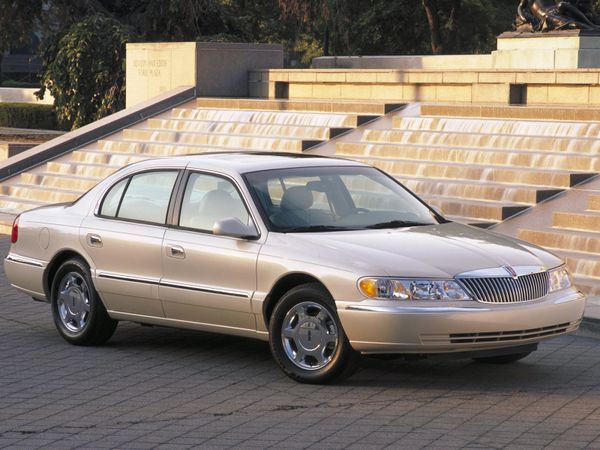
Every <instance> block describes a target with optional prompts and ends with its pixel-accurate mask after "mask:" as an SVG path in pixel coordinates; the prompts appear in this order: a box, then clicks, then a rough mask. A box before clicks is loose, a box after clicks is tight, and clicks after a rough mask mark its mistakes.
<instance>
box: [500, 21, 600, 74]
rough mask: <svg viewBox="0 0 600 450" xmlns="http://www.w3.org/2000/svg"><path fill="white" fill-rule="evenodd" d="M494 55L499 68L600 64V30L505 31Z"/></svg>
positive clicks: (567, 67) (563, 66)
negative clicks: (599, 31) (598, 31)
mask: <svg viewBox="0 0 600 450" xmlns="http://www.w3.org/2000/svg"><path fill="white" fill-rule="evenodd" d="M492 57H493V60H494V62H493V65H494V67H495V68H497V69H590V68H600V33H597V32H594V33H592V32H586V31H579V30H576V31H554V32H548V33H529V32H507V33H502V34H501V35H500V36H499V37H498V50H496V51H494V52H492Z"/></svg>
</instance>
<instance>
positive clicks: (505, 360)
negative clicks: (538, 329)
mask: <svg viewBox="0 0 600 450" xmlns="http://www.w3.org/2000/svg"><path fill="white" fill-rule="evenodd" d="M530 354H531V352H524V353H513V354H511V355H498V356H486V357H484V358H473V361H477V362H478V363H484V364H510V363H514V362H516V361H519V360H520V359H523V358H525V357H527V356H529V355H530Z"/></svg>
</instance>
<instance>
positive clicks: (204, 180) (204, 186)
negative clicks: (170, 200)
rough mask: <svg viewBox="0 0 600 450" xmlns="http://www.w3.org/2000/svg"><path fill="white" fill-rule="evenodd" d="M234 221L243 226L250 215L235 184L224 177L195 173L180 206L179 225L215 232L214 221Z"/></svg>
mask: <svg viewBox="0 0 600 450" xmlns="http://www.w3.org/2000/svg"><path fill="white" fill-rule="evenodd" d="M230 218H235V219H239V220H240V221H241V222H242V223H243V224H246V225H248V224H249V223H250V216H249V215H248V211H247V210H246V207H245V205H244V202H243V200H242V198H241V196H240V194H239V192H238V190H237V189H236V188H235V186H234V185H233V183H232V182H231V181H229V180H227V179H225V178H221V177H218V176H214V175H207V174H202V173H192V174H191V175H190V177H189V178H188V181H187V183H186V186H185V192H184V195H183V201H182V203H181V213H180V215H179V226H181V227H184V228H191V229H194V230H199V231H206V232H210V233H212V230H213V226H214V224H215V222H218V221H219V220H222V219H230Z"/></svg>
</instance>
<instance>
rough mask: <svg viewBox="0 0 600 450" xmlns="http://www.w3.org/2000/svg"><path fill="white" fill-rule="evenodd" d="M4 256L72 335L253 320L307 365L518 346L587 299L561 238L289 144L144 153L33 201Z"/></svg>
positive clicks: (234, 329) (571, 324)
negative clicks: (58, 194)
mask: <svg viewBox="0 0 600 450" xmlns="http://www.w3.org/2000/svg"><path fill="white" fill-rule="evenodd" d="M5 270H6V274H7V276H8V278H9V280H10V282H11V283H12V285H13V286H15V287H16V288H18V289H20V290H22V291H24V292H26V293H28V294H29V295H31V296H32V297H33V298H34V299H36V300H42V301H46V302H49V303H50V304H51V308H52V313H53V317H54V322H55V324H56V328H57V329H58V331H59V333H60V334H61V335H62V336H63V337H64V338H65V339H66V340H67V341H68V342H70V343H72V344H77V345H94V344H101V343H103V342H105V341H107V340H108V339H109V338H110V337H111V336H112V334H113V332H114V330H115V328H116V326H117V322H118V321H120V320H128V321H133V322H139V323H143V324H154V325H164V326H171V327H180V328H190V329H196V330H204V331H210V332H217V333H227V334H234V335H239V336H246V337H253V338H258V339H263V340H268V341H269V342H270V347H271V350H272V353H273V356H274V358H275V360H276V361H277V363H278V364H279V366H280V367H281V369H282V370H283V371H284V372H285V373H286V374H287V375H289V376H290V377H292V378H293V379H295V380H298V381H300V382H307V383H324V382H328V381H331V380H334V379H339V378H340V377H343V376H347V375H349V374H351V373H352V371H353V370H354V369H355V367H356V364H357V360H358V356H359V355H360V354H395V355H408V354H418V355H429V354H436V353H456V354H457V355H458V356H461V357H469V358H475V359H477V360H479V361H484V362H494V363H507V362H513V361H517V360H519V359H521V358H523V357H525V356H527V355H528V354H529V353H530V352H531V351H533V350H535V349H536V348H537V344H538V342H540V341H542V340H544V339H547V338H551V337H553V336H559V335H562V334H565V333H570V332H573V331H575V330H576V329H577V327H578V326H579V323H580V321H581V318H582V315H583V310H584V306H585V297H584V295H583V294H581V293H580V292H579V291H578V290H577V289H576V288H575V287H574V286H573V285H572V282H571V277H570V275H569V272H568V271H567V269H566V267H565V266H564V264H563V263H562V261H561V260H560V259H558V258H557V257H556V256H554V255H552V254H551V253H549V252H547V251H545V250H543V249H541V248H538V247H536V246H534V245H531V244H528V243H525V242H522V241H517V240H515V239H511V238H508V237H503V236H500V235H497V234H494V233H490V232H486V231H484V230H481V229H478V228H473V227H469V226H466V225H460V224H457V223H452V222H449V221H448V220H446V219H444V218H443V217H442V216H441V215H440V214H438V213H437V212H436V211H434V210H433V209H431V208H429V207H428V206H427V205H426V204H424V203H423V202H422V201H421V200H420V199H419V198H417V197H416V196H415V195H414V194H413V193H411V192H410V191H408V190H407V189H406V188H404V187H403V186H402V185H401V184H399V183H398V182H397V181H395V180H394V179H393V178H391V177H390V176H388V175H386V174H385V173H383V172H381V171H379V170H377V169H375V168H373V167H370V166H367V165H364V164H360V163H357V162H353V161H347V160H341V159H330V158H321V157H307V156H298V155H286V154H248V153H245V154H242V153H220V154H205V155H197V156H186V157H176V158H166V159H157V160H149V161H144V162H141V163H137V164H133V165H131V166H128V167H126V168H124V169H122V170H120V171H118V172H117V173H114V174H113V175H111V176H110V177H108V178H107V179H106V180H104V181H102V182H101V183H99V184H98V185H97V186H96V187H94V188H93V189H91V190H90V191H89V192H87V193H86V194H85V195H83V196H82V197H81V198H80V199H79V200H77V201H75V202H73V203H70V204H61V205H53V206H49V207H42V208H38V209H35V210H32V211H27V212H25V213H23V214H21V215H20V216H19V217H17V218H16V219H15V222H14V225H13V232H12V246H11V249H10V253H9V254H8V256H7V257H6V260H5Z"/></svg>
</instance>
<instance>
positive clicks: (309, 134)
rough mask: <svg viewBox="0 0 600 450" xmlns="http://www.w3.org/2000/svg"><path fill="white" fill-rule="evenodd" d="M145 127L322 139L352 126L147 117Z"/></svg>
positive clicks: (163, 129)
mask: <svg viewBox="0 0 600 450" xmlns="http://www.w3.org/2000/svg"><path fill="white" fill-rule="evenodd" d="M147 127H148V128H149V129H152V130H159V131H184V132H193V133H215V134H229V135H247V136H267V137H284V138H295V139H305V140H319V141H324V140H328V139H331V138H334V137H336V136H338V135H340V134H342V133H345V132H347V131H349V130H351V129H352V128H350V127H346V128H328V127H315V126H297V125H279V124H275V125H273V124H268V123H266V124H265V123H247V122H246V123H244V122H214V121H207V120H181V119H148V122H147Z"/></svg>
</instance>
